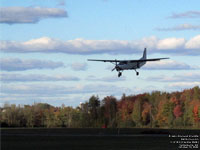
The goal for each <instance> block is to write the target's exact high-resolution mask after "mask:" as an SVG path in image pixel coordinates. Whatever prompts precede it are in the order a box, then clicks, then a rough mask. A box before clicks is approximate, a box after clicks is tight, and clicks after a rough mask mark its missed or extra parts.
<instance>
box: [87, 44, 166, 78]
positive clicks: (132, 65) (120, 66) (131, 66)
mask: <svg viewBox="0 0 200 150" xmlns="http://www.w3.org/2000/svg"><path fill="white" fill-rule="evenodd" d="M162 59H169V58H153V59H147V50H146V48H144V52H143V56H142V58H140V59H138V60H117V59H115V60H100V59H88V61H102V62H110V63H112V64H114V65H115V67H114V68H113V69H112V71H114V70H116V71H117V72H118V77H120V76H121V75H122V71H124V70H135V72H136V75H137V76H138V75H139V72H137V70H136V69H139V68H141V67H142V66H144V65H145V64H146V62H147V61H159V60H162Z"/></svg>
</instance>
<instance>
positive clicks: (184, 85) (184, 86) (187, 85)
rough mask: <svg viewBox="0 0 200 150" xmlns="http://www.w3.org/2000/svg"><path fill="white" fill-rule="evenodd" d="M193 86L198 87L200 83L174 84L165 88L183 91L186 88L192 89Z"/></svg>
mask: <svg viewBox="0 0 200 150" xmlns="http://www.w3.org/2000/svg"><path fill="white" fill-rule="evenodd" d="M195 86H200V82H176V83H171V84H169V85H168V86H167V88H170V89H172V90H184V89H188V88H193V87H195Z"/></svg>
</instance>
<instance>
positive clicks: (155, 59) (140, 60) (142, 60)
mask: <svg viewBox="0 0 200 150" xmlns="http://www.w3.org/2000/svg"><path fill="white" fill-rule="evenodd" d="M161 59H169V58H154V59H139V60H116V59H115V60H103V59H88V61H102V62H144V61H158V60H161Z"/></svg>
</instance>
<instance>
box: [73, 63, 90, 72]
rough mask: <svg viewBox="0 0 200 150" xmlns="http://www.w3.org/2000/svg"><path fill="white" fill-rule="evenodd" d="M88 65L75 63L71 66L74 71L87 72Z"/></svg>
mask: <svg viewBox="0 0 200 150" xmlns="http://www.w3.org/2000/svg"><path fill="white" fill-rule="evenodd" d="M87 67H88V65H87V63H73V64H71V68H72V69H73V70H74V71H85V70H87Z"/></svg>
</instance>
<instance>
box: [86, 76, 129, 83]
mask: <svg viewBox="0 0 200 150" xmlns="http://www.w3.org/2000/svg"><path fill="white" fill-rule="evenodd" d="M86 80H87V81H95V82H97V81H100V82H102V81H103V82H118V81H125V80H126V77H125V76H122V77H120V78H119V77H117V76H107V77H102V78H97V77H95V76H88V77H87V78H86Z"/></svg>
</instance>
